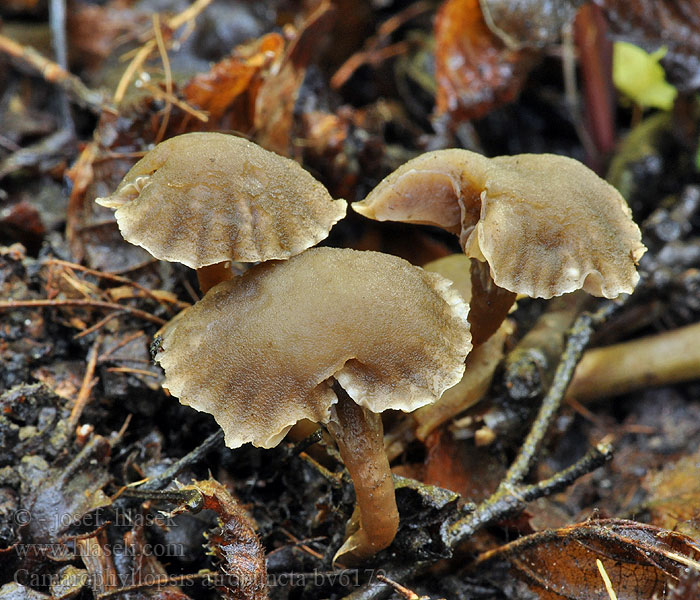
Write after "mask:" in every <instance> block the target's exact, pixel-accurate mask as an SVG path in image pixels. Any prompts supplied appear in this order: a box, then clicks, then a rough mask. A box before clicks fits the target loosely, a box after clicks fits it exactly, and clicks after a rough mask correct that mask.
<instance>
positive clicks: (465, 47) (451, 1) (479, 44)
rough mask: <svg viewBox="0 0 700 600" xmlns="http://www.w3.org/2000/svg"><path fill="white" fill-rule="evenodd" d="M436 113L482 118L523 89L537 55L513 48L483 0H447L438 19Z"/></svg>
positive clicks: (453, 116) (436, 24) (459, 117)
mask: <svg viewBox="0 0 700 600" xmlns="http://www.w3.org/2000/svg"><path fill="white" fill-rule="evenodd" d="M435 46H436V47H435V78H436V81H437V86H438V89H437V97H436V103H437V106H436V112H437V114H438V115H442V114H449V115H450V116H451V117H452V118H454V119H457V120H465V119H477V118H479V117H483V116H484V115H485V114H486V113H488V112H489V111H491V110H493V109H494V108H496V107H497V106H500V105H501V104H505V103H508V102H511V101H512V100H514V99H515V97H516V96H517V95H518V92H520V89H521V87H522V85H523V83H524V81H525V77H526V76H527V74H528V72H529V70H530V68H531V66H532V65H533V62H534V60H533V59H534V58H535V56H536V55H535V54H533V52H531V51H528V50H510V49H508V48H507V47H506V45H505V44H504V43H503V41H502V40H501V39H500V38H499V37H497V36H496V35H494V34H493V33H492V32H491V30H490V29H489V28H488V26H487V25H486V22H485V21H484V17H483V14H482V12H481V7H480V6H479V0H446V2H444V3H443V4H442V6H441V7H440V9H439V10H438V14H437V17H436V19H435Z"/></svg>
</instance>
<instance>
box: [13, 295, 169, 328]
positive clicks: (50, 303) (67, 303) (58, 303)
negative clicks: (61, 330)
mask: <svg viewBox="0 0 700 600" xmlns="http://www.w3.org/2000/svg"><path fill="white" fill-rule="evenodd" d="M79 306H82V307H85V308H104V309H107V310H121V311H124V312H128V313H131V314H132V315H133V316H135V317H139V318H141V319H143V320H144V321H150V322H151V323H155V324H156V325H165V324H166V323H167V321H166V320H165V319H161V318H160V317H156V316H155V315H152V314H151V313H149V312H146V311H145V310H140V309H138V308H133V307H131V306H125V305H123V304H117V303H116V302H103V301H101V300H0V311H3V310H13V309H15V308H60V307H79Z"/></svg>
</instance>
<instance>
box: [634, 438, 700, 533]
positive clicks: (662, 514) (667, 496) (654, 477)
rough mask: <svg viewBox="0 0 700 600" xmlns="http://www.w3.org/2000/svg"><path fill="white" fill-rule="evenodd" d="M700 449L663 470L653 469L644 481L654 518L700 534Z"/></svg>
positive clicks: (668, 526)
mask: <svg viewBox="0 0 700 600" xmlns="http://www.w3.org/2000/svg"><path fill="white" fill-rule="evenodd" d="M699 465H700V450H697V451H696V452H695V454H691V455H689V456H683V457H681V458H679V459H678V460H677V461H676V462H674V463H671V464H668V465H666V466H665V467H664V468H663V469H661V470H660V471H655V472H652V473H649V474H648V475H647V476H646V477H645V478H644V481H643V482H642V485H643V486H644V487H645V488H646V489H647V490H648V491H649V497H648V498H647V501H646V502H645V505H646V506H647V507H648V509H649V512H650V514H651V522H652V523H653V524H654V525H657V526H658V527H664V528H666V529H672V530H677V531H680V532H682V533H685V534H687V535H689V536H693V537H695V538H696V539H698V538H700V477H698V472H699V468H700V467H699Z"/></svg>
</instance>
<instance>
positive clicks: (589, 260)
mask: <svg viewBox="0 0 700 600" xmlns="http://www.w3.org/2000/svg"><path fill="white" fill-rule="evenodd" d="M352 207H353V208H354V209H355V210H356V211H357V212H359V213H360V214H362V215H365V216H367V217H369V218H372V219H377V220H380V221H384V220H392V221H403V222H409V223H428V224H432V225H437V226H439V227H442V228H444V229H447V230H448V231H451V232H452V233H456V234H458V235H459V238H460V243H461V245H462V248H463V250H464V252H465V254H467V256H469V257H472V258H474V259H477V260H478V261H481V262H482V263H483V262H485V263H486V264H488V269H489V274H490V278H491V279H492V281H493V282H494V283H495V286H489V285H486V286H484V287H485V289H484V292H483V293H481V294H478V295H479V297H480V298H485V299H486V300H485V302H486V304H487V305H489V306H491V305H493V304H496V305H498V308H497V310H498V311H499V313H500V315H501V318H500V320H502V318H503V317H505V314H506V313H507V311H508V308H509V307H510V305H511V304H512V300H513V299H514V297H515V294H516V293H518V294H526V295H528V296H530V297H539V298H551V297H552V296H559V295H561V294H565V293H568V292H573V291H574V290H577V289H584V290H586V291H587V292H589V293H591V294H593V295H596V296H604V297H606V298H615V297H617V296H618V295H619V294H621V293H631V292H632V290H633V289H634V287H635V285H636V283H637V281H638V279H639V276H638V274H637V271H636V268H635V266H636V264H637V262H638V261H639V259H640V258H641V256H642V255H643V254H644V252H645V251H646V248H645V247H644V246H643V245H642V242H641V234H640V231H639V228H638V227H637V225H636V224H635V223H634V221H633V220H632V216H631V211H630V209H629V207H628V206H627V204H626V202H625V200H624V199H623V198H622V196H621V195H620V194H619V193H618V192H617V190H615V188H613V187H612V186H611V185H609V184H608V183H606V182H605V181H604V180H602V179H601V178H600V177H598V176H597V175H596V174H595V173H593V172H592V171H591V170H590V169H588V168H587V167H585V166H584V165H582V164H581V163H579V162H578V161H576V160H573V159H571V158H567V157H564V156H557V155H554V154H521V155H517V156H499V157H495V158H485V157H484V156H481V155H479V154H476V153H474V152H470V151H468V150H462V149H450V150H438V151H435V152H428V153H426V154H423V155H421V156H419V157H417V158H414V159H413V160H410V161H408V162H407V163H406V164H404V165H402V166H401V167H399V168H398V169H397V170H396V171H394V172H393V173H391V174H390V175H389V176H388V177H386V178H385V179H384V180H383V181H382V182H380V183H379V185H378V186H377V187H376V188H375V189H374V190H372V192H370V194H369V195H368V196H367V198H366V199H365V200H363V201H362V202H357V203H355V204H353V205H352ZM479 277H480V276H479V275H478V273H477V274H476V275H475V273H474V272H473V273H472V280H473V284H474V280H475V279H479ZM480 279H481V280H482V282H483V279H484V278H483V277H481V278H480ZM503 290H507V291H508V292H511V293H512V294H511V295H510V296H509V295H508V293H507V292H503ZM478 301H479V299H478V298H477V293H476V291H475V292H474V294H473V302H474V305H473V306H472V313H471V315H472V325H473V326H474V325H475V323H476V319H477V315H478V314H479V313H480V312H481V311H480V310H479V307H478V306H476V303H477V302H478ZM489 310H491V309H489ZM494 310H496V309H494ZM496 321H498V319H496ZM498 322H500V321H498ZM497 327H498V324H497V323H496V325H495V328H497ZM495 328H493V330H494V331H495ZM473 333H474V335H475V343H476V342H477V341H483V340H480V339H478V338H477V332H476V331H473Z"/></svg>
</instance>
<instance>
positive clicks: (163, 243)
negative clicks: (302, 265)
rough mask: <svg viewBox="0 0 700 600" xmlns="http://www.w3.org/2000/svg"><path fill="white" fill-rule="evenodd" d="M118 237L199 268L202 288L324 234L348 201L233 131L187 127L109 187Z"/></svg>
mask: <svg viewBox="0 0 700 600" xmlns="http://www.w3.org/2000/svg"><path fill="white" fill-rule="evenodd" d="M96 202H97V203H98V204H100V205H102V206H106V207H109V208H114V209H116V213H115V214H116V218H117V223H118V225H119V229H120V231H121V233H122V235H123V236H124V239H126V240H127V241H129V242H131V243H132V244H136V245H138V246H142V247H143V248H145V249H146V250H148V252H150V253H151V254H152V255H153V256H155V257H156V258H158V259H161V260H167V261H172V262H180V263H183V264H185V265H187V266H188V267H191V268H193V269H197V270H198V276H199V278H200V286H201V287H202V291H203V292H206V290H207V289H209V287H211V286H212V285H214V284H216V283H218V282H219V281H221V280H222V279H223V278H229V277H230V273H227V271H226V269H224V268H223V265H225V263H227V262H228V261H241V262H259V261H266V260H271V259H286V258H289V257H290V256H293V255H295V254H298V253H300V252H302V251H303V250H306V249H307V248H309V247H311V246H313V245H314V244H316V243H318V242H319V241H321V240H322V239H324V238H325V237H326V236H327V235H328V232H329V231H330V229H331V227H332V226H333V225H334V224H335V223H336V222H337V221H338V220H340V219H341V218H343V216H345V211H346V207H347V204H346V202H345V201H344V200H333V198H332V197H331V196H330V194H329V193H328V191H327V190H326V188H325V187H324V186H323V185H322V184H321V183H320V182H318V181H317V180H316V179H314V178H313V177H312V176H311V174H310V173H308V172H307V171H305V170H304V169H303V168H302V167H301V166H300V165H299V164H298V163H296V162H294V161H293V160H290V159H288V158H284V157H282V156H279V155H277V154H275V153H273V152H268V151H267V150H264V149H263V148H261V147H260V146H258V145H256V144H254V143H252V142H249V141H248V140H245V139H243V138H240V137H236V136H233V135H225V134H221V133H187V134H184V135H180V136H177V137H174V138H170V139H169V140H166V141H164V142H162V143H160V144H158V145H157V146H156V147H155V148H154V149H153V150H151V151H150V152H148V153H147V154H146V155H145V156H144V157H143V158H142V159H141V160H140V161H138V162H137V163H136V164H135V165H134V166H133V167H132V168H131V170H130V171H129V172H128V173H127V174H126V176H125V177H124V179H123V181H122V182H121V183H120V184H119V187H118V188H117V190H116V191H115V192H114V193H113V194H112V195H111V196H108V197H106V198H97V199H96Z"/></svg>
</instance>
